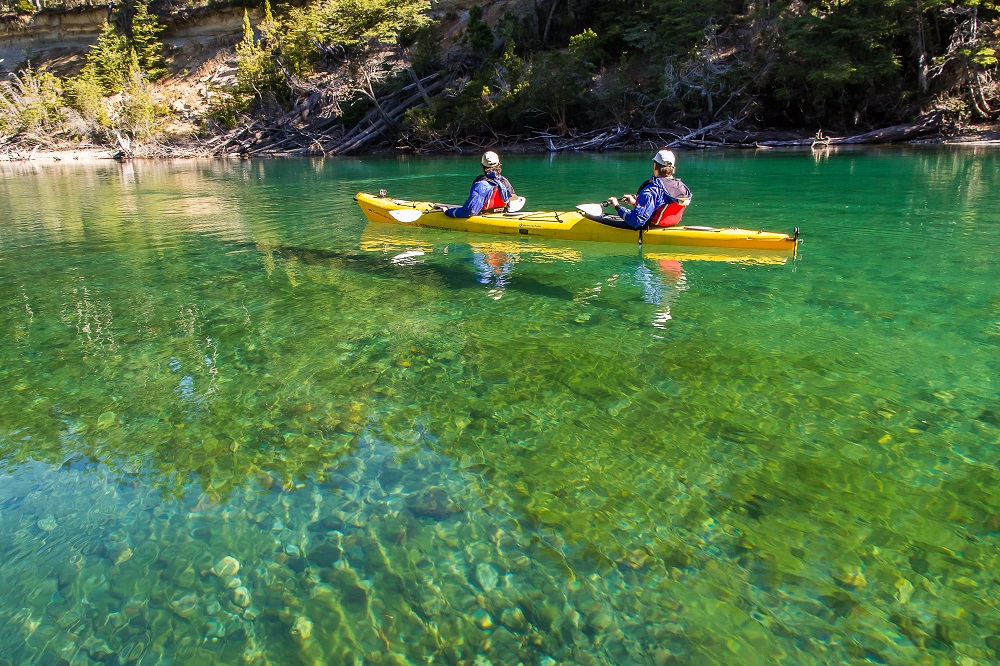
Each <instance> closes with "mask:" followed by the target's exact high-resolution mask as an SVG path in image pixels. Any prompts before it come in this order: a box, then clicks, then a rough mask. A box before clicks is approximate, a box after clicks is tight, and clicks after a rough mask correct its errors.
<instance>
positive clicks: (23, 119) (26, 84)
mask: <svg viewBox="0 0 1000 666" xmlns="http://www.w3.org/2000/svg"><path fill="white" fill-rule="evenodd" d="M64 117H65V109H64V108H63V104H62V85H61V84H60V82H59V79H58V78H56V77H55V76H54V75H52V74H50V73H48V72H40V73H39V72H35V71H34V70H32V69H31V68H30V67H29V68H27V69H24V70H21V72H20V74H19V75H18V74H11V75H10V77H9V80H8V81H4V82H3V83H0V134H17V133H19V132H24V131H30V130H35V129H42V128H53V127H55V126H56V125H57V124H58V123H59V122H61V121H62V120H63V118H64Z"/></svg>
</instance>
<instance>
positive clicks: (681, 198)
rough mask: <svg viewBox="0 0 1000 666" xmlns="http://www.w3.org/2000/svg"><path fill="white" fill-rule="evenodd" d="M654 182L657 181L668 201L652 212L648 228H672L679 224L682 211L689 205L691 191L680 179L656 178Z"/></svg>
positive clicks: (682, 214)
mask: <svg viewBox="0 0 1000 666" xmlns="http://www.w3.org/2000/svg"><path fill="white" fill-rule="evenodd" d="M655 180H657V181H659V184H660V186H661V187H662V188H663V191H664V192H665V193H666V194H667V198H668V199H670V201H668V202H667V203H666V204H664V205H662V206H660V207H659V208H657V209H656V210H654V211H653V214H652V215H651V216H650V217H649V222H648V224H649V226H651V227H672V226H674V225H676V224H679V223H680V221H681V217H683V216H684V209H685V208H687V205H688V204H689V203H691V190H689V189H688V186H687V185H685V184H684V183H683V182H682V181H681V179H680V178H656V179H655ZM647 182H651V181H647ZM644 187H645V185H644Z"/></svg>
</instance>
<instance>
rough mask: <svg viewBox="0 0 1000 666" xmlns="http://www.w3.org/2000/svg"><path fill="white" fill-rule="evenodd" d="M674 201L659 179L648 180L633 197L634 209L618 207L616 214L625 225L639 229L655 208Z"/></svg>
mask: <svg viewBox="0 0 1000 666" xmlns="http://www.w3.org/2000/svg"><path fill="white" fill-rule="evenodd" d="M675 201H677V199H676V198H674V197H672V196H670V195H669V194H667V190H666V188H664V187H663V183H661V182H660V179H659V178H650V179H649V180H647V181H646V182H645V183H643V184H642V187H640V188H639V192H638V194H636V195H635V208H633V209H632V210H629V209H628V208H626V207H625V206H618V214H619V215H620V216H621V218H622V219H623V220H625V224H627V225H628V226H630V227H632V228H633V229H640V228H642V227H644V226H646V224H647V223H648V222H649V218H651V217H653V212H654V211H656V209H657V208H659V207H660V206H666V205H667V204H669V203H674V202H675Z"/></svg>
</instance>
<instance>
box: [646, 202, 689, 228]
mask: <svg viewBox="0 0 1000 666" xmlns="http://www.w3.org/2000/svg"><path fill="white" fill-rule="evenodd" d="M685 208H686V206H684V205H682V204H680V203H678V202H676V201H671V202H670V203H668V204H667V205H666V206H660V207H659V208H657V209H656V210H654V211H653V214H652V215H651V216H650V218H649V226H651V227H672V226H674V225H676V224H679V223H680V221H681V217H683V216H684V209H685Z"/></svg>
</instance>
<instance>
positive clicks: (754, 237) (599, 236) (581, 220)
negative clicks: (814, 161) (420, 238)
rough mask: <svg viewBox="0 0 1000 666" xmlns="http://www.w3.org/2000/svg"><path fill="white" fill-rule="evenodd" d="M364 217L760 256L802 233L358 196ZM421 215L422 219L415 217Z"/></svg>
mask: <svg viewBox="0 0 1000 666" xmlns="http://www.w3.org/2000/svg"><path fill="white" fill-rule="evenodd" d="M354 199H355V201H357V202H358V205H359V206H361V212H363V213H364V214H365V217H367V218H368V219H369V220H371V221H372V222H388V223H391V224H401V223H402V222H400V221H399V220H397V219H395V218H394V217H393V216H392V215H391V214H390V211H410V212H411V213H410V214H409V215H399V217H400V218H403V219H411V218H412V217H416V219H415V220H413V221H412V222H406V223H405V224H408V225H409V226H417V227H432V228H435V229H452V230H455V231H472V232H476V233H484V234H509V235H519V236H528V237H537V238H558V239H562V240H582V241H598V242H605V243H608V242H610V243H639V242H642V243H643V244H644V245H686V246H692V247H730V248H746V249H757V250H794V249H795V245H796V243H797V241H798V230H796V232H795V234H793V235H788V234H783V233H776V232H772V231H764V230H760V231H753V230H750V229H736V228H732V229H721V228H719V229H717V228H714V227H689V226H676V227H655V228H652V229H648V230H645V231H643V232H642V234H641V239H640V233H639V232H638V231H635V230H633V229H622V228H618V227H614V226H610V225H608V224H604V223H602V222H598V221H595V220H594V219H590V218H588V217H587V216H586V215H584V214H583V213H582V212H578V211H566V212H533V213H524V212H518V213H494V214H488V215H474V216H472V217H467V218H455V217H448V216H447V215H445V214H444V213H442V212H439V211H437V210H434V205H435V204H433V203H430V202H427V201H407V200H405V199H393V198H390V197H387V196H378V195H374V194H368V193H367V192H358V193H357V195H355V197H354ZM416 211H419V212H420V213H421V214H420V215H419V217H417V216H416V215H415V212H416Z"/></svg>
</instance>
